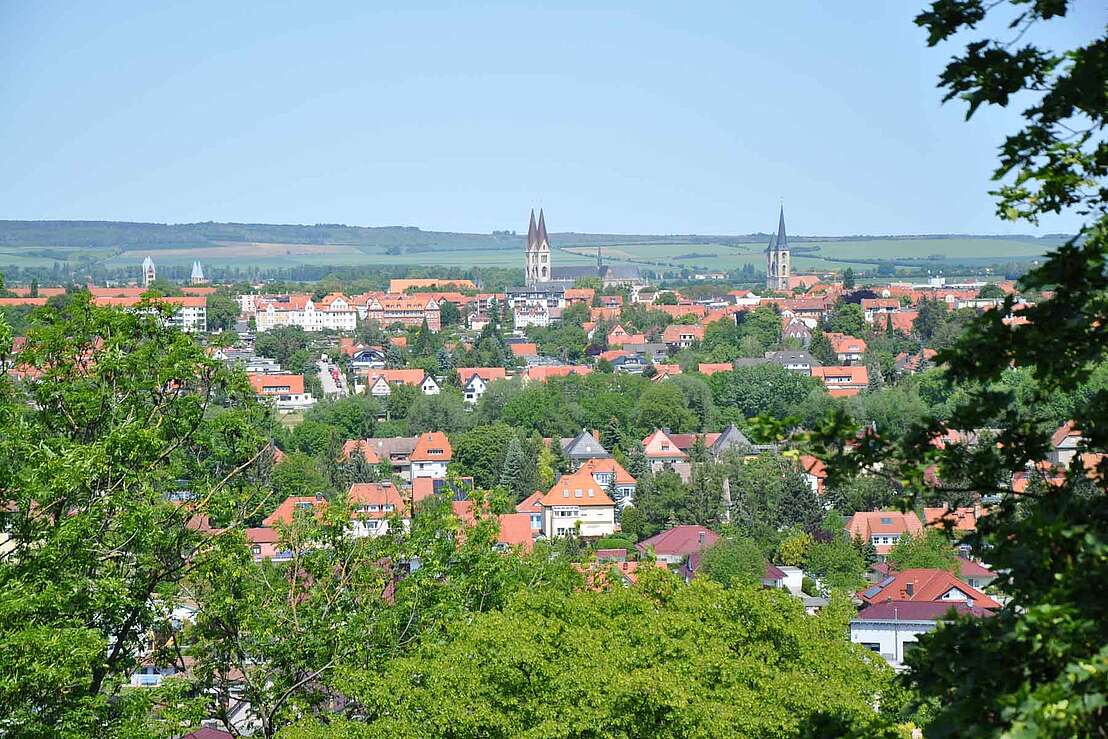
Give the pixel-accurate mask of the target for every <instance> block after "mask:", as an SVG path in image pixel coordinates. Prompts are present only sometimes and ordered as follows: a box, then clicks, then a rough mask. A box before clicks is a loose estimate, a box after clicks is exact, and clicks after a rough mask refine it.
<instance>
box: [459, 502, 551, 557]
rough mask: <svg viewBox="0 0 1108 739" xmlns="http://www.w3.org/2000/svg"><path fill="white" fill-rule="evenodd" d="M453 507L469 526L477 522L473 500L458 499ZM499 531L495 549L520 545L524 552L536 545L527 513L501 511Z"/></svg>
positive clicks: (512, 547) (497, 521) (507, 548)
mask: <svg viewBox="0 0 1108 739" xmlns="http://www.w3.org/2000/svg"><path fill="white" fill-rule="evenodd" d="M450 505H451V507H452V509H453V511H454V515H455V516H457V518H458V520H459V521H461V522H462V523H463V524H465V526H466V527H467V528H472V527H473V526H474V525H476V524H477V514H476V512H475V509H474V503H473V501H472V500H456V501H454V502H452V503H451V504H450ZM496 523H497V533H496V544H494V545H493V548H494V549H497V550H498V551H503V552H507V551H511V550H513V549H515V548H516V547H520V548H521V549H522V550H523V551H524V552H529V551H531V548H532V547H533V546H534V542H535V540H534V537H533V536H532V533H531V518H530V516H529V515H528V514H526V513H501V514H499V515H497V516H496Z"/></svg>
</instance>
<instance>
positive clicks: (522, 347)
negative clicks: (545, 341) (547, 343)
mask: <svg viewBox="0 0 1108 739" xmlns="http://www.w3.org/2000/svg"><path fill="white" fill-rule="evenodd" d="M508 348H509V349H511V350H512V354H514V355H515V356H517V357H535V356H538V353H539V345H538V344H530V343H527V344H509V345H508Z"/></svg>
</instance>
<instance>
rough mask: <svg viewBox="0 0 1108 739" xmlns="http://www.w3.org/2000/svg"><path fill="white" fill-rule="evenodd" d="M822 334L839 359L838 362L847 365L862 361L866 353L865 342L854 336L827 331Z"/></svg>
mask: <svg viewBox="0 0 1108 739" xmlns="http://www.w3.org/2000/svg"><path fill="white" fill-rule="evenodd" d="M824 336H826V337H827V340H828V341H829V342H831V351H833V352H834V353H835V356H836V357H837V358H838V360H839V364H842V365H844V366H849V365H853V364H857V363H858V362H861V361H862V357H863V356H864V355H865V353H866V342H865V341H863V340H862V339H859V338H857V337H855V336H847V335H846V334H840V333H835V332H833V331H829V332H827V333H826V334H824Z"/></svg>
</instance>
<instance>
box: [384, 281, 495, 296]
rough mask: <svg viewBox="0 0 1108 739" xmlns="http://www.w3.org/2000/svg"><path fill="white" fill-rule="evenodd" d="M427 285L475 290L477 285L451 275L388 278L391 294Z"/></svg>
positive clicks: (426, 286)
mask: <svg viewBox="0 0 1108 739" xmlns="http://www.w3.org/2000/svg"><path fill="white" fill-rule="evenodd" d="M428 287H452V288H454V289H455V290H476V289H477V286H476V285H474V284H473V281H472V280H461V279H454V278H452V277H421V278H407V279H394V280H389V292H390V293H391V294H393V295H398V294H400V293H404V292H407V291H408V290H413V289H419V288H428Z"/></svg>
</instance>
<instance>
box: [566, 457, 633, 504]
mask: <svg viewBox="0 0 1108 739" xmlns="http://www.w3.org/2000/svg"><path fill="white" fill-rule="evenodd" d="M578 471H579V472H587V473H589V474H590V475H592V479H593V480H595V481H596V484H597V485H600V486H601V487H603V488H604V490H605V491H606V492H607V493H608V497H610V498H611V499H612V500H614V501H615V503H616V507H617V508H619V509H620V510H622V509H623V508H625V507H626V506H629V505H634V501H635V487H636V486H637V485H638V481H637V480H636V479H635V478H634V477H632V476H631V473H630V472H628V471H627V470H625V469H624V468H623V465H621V464H620V463H619V462H617V461H616V460H614V459H611V458H608V459H600V458H596V457H593V458H592V459H588V460H586V461H585V462H584V464H582V465H581V467H580V468H579V470H578Z"/></svg>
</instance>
